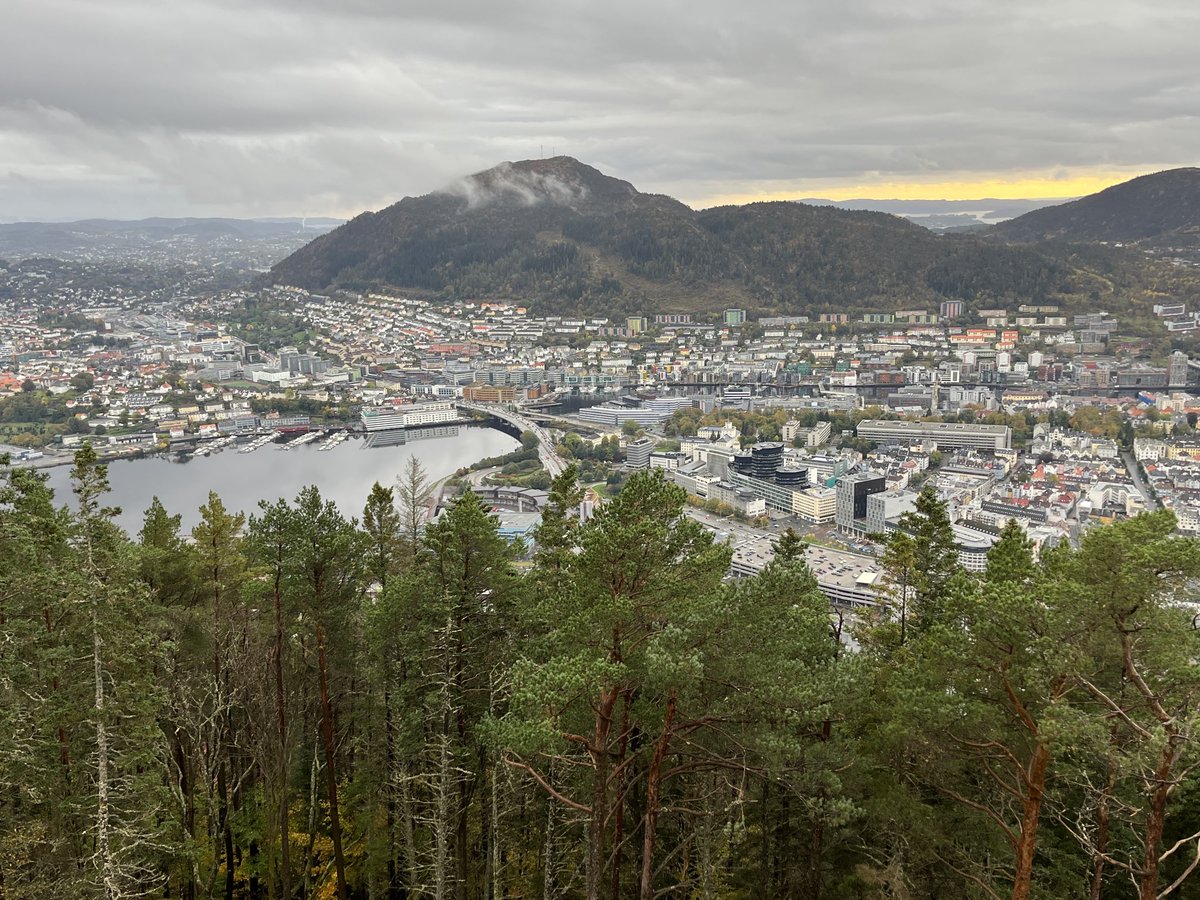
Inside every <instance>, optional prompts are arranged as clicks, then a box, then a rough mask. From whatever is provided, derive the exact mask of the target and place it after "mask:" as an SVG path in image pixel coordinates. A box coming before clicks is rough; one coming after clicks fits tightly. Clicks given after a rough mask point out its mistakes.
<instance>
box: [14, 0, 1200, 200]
mask: <svg viewBox="0 0 1200 900" xmlns="http://www.w3.org/2000/svg"><path fill="white" fill-rule="evenodd" d="M1197 46H1200V6H1197V4H1195V3H1194V2H1193V0H1156V2H1155V3H1153V4H1149V3H1139V4H1131V3H1127V2H1116V0H1054V2H1050V3H1047V2H1045V0H1038V2H1031V0H1011V2H1005V3H997V2H994V0H906V2H903V3H897V2H895V0H851V2H849V3H847V4H833V3H827V2H821V0H801V2H798V3H797V2H793V3H786V2H783V0H778V2H771V3H767V2H758V0H750V2H747V3H741V4H729V3H727V2H720V0H687V2H675V0H651V2H649V3H646V2H644V0H643V2H638V3H634V2H626V0H610V2H608V3H603V4H600V3H595V2H588V3H584V2H580V0H508V2H504V3H495V2H481V0H451V2H449V3H447V2H441V3H434V2H430V0H341V2H337V0H110V2H105V3H96V2H94V0H6V2H5V4H4V11H3V13H0V219H13V218H62V217H74V216H86V215H105V216H114V217H115V216H122V217H128V216H141V215H151V214H164V215H173V214H195V215H206V214H207V215H216V214H231V215H286V214H295V215H303V214H309V215H320V214H351V213H354V212H356V211H358V210H361V209H377V208H380V207H382V206H384V205H386V204H388V203H390V202H393V201H394V200H396V199H399V198H400V197H402V196H404V195H407V194H420V193H426V192H428V191H429V190H432V189H435V188H437V187H440V186H443V185H445V184H447V183H449V182H451V181H452V180H453V179H455V178H456V177H458V176H461V175H462V174H464V173H466V172H471V171H476V170H479V169H483V168H487V167H489V166H492V165H494V164H496V163H498V162H500V161H501V160H513V159H522V158H528V157H533V156H538V155H539V154H542V153H544V154H546V155H550V154H551V153H566V154H570V155H572V156H576V157H578V158H580V159H582V160H584V161H586V162H588V163H590V164H592V165H595V166H597V167H598V168H601V169H603V170H604V171H606V172H608V173H610V174H613V175H616V176H617V177H620V178H624V179H626V180H629V181H631V182H633V183H634V184H635V185H637V186H638V187H639V188H641V189H642V190H653V191H659V192H663V193H669V194H672V195H674V196H678V197H680V198H681V199H684V200H686V201H689V202H692V203H697V204H703V203H707V202H713V201H715V200H716V199H717V198H721V197H751V196H756V195H776V194H791V195H793V196H814V195H815V196H830V195H834V194H837V193H839V192H843V193H844V190H847V189H850V187H851V186H853V188H855V189H857V188H859V187H861V188H862V190H863V191H870V188H871V187H872V186H873V185H880V186H881V187H882V186H885V185H887V186H892V187H893V189H895V186H897V185H901V186H902V185H906V184H908V185H911V184H914V183H916V184H928V185H931V192H932V193H934V194H935V193H936V191H937V187H936V186H937V185H946V184H949V183H952V182H953V183H966V184H970V183H971V182H973V181H976V180H985V179H986V180H991V181H996V180H1001V181H1003V180H1005V179H1007V178H1012V179H1022V180H1024V181H1026V182H1028V181H1029V180H1030V179H1035V180H1041V181H1044V182H1045V181H1053V180H1054V179H1062V180H1063V181H1064V182H1066V181H1070V180H1072V179H1075V180H1078V179H1079V178H1081V177H1088V176H1089V175H1095V176H1097V177H1109V176H1111V177H1113V178H1119V177H1122V176H1123V175H1132V174H1137V173H1139V172H1144V171H1149V170H1152V169H1155V168H1161V167H1167V166H1174V165H1195V164H1197V162H1198V161H1200V80H1197V78H1196V62H1195V59H1196V47H1197ZM1048 193H1050V194H1054V192H1053V191H1049V192H1048ZM1066 193H1069V191H1062V192H1058V194H1057V195H1059V196H1061V195H1063V194H1066Z"/></svg>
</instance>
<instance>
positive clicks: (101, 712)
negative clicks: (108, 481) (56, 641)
mask: <svg viewBox="0 0 1200 900" xmlns="http://www.w3.org/2000/svg"><path fill="white" fill-rule="evenodd" d="M99 602H100V601H99V600H96V599H93V600H92V676H93V678H94V681H95V710H96V859H97V860H99V862H100V878H101V881H102V883H103V885H104V896H105V897H106V898H113V897H116V896H118V894H119V892H120V885H119V883H118V879H117V865H116V859H115V858H114V856H113V852H112V836H111V834H110V832H111V830H112V810H111V809H110V807H109V798H108V792H109V784H108V780H109V765H110V762H109V758H108V726H107V725H106V724H105V721H104V719H105V716H107V715H108V712H107V708H106V707H107V699H106V697H105V692H104V641H103V640H102V639H101V637H100V613H99V610H98V609H97V604H99Z"/></svg>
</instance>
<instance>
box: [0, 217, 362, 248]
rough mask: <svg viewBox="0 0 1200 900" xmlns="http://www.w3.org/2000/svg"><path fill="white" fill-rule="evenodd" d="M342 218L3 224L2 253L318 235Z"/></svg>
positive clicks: (85, 221) (93, 220) (96, 220)
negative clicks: (178, 240) (181, 239)
mask: <svg viewBox="0 0 1200 900" xmlns="http://www.w3.org/2000/svg"><path fill="white" fill-rule="evenodd" d="M340 224H341V220H338V219H325V218H321V219H298V218H297V219H229V218H178V219H170V218H150V219H132V220H122V219H82V220H80V221H77V222H9V223H0V251H4V252H6V253H11V254H13V255H28V254H47V255H51V256H52V255H54V254H56V253H66V252H73V251H83V250H87V249H89V248H92V247H95V246H97V245H100V244H112V243H114V242H124V243H127V244H131V245H134V244H140V243H151V242H157V241H164V240H170V239H172V238H176V237H189V238H192V239H195V240H199V241H206V240H220V239H227V238H230V237H243V238H252V239H267V238H273V237H282V236H287V235H296V234H307V235H310V236H315V235H318V234H323V233H324V232H326V231H329V230H330V229H331V228H336V227H337V226H338V225H340Z"/></svg>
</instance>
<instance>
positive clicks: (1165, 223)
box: [990, 168, 1200, 248]
mask: <svg viewBox="0 0 1200 900" xmlns="http://www.w3.org/2000/svg"><path fill="white" fill-rule="evenodd" d="M990 233H991V234H992V235H994V236H995V237H998V238H1001V239H1003V240H1006V241H1046V240H1054V241H1076V242H1088V241H1118V242H1121V243H1141V244H1145V245H1148V246H1174V247H1193V248H1194V247H1200V168H1184V169H1168V170H1167V171H1165V172H1156V173H1154V174H1153V175H1143V176H1142V177H1141V178H1134V179H1132V180H1131V181H1126V182H1124V183H1123V184H1118V185H1114V186H1113V187H1110V188H1108V189H1106V190H1103V191H1100V192H1099V193H1096V194H1091V195H1089V196H1087V197H1083V198H1081V199H1079V200H1073V201H1071V202H1070V203H1063V204H1061V205H1059V206H1047V207H1045V208H1043V209H1037V210H1034V211H1033V212H1028V213H1026V214H1025V215H1023V216H1018V217H1017V218H1015V219H1010V220H1009V221H1007V222H1001V223H1000V224H998V225H994V226H992V229H991V232H990Z"/></svg>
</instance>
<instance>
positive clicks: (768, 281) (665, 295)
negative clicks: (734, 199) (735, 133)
mask: <svg viewBox="0 0 1200 900" xmlns="http://www.w3.org/2000/svg"><path fill="white" fill-rule="evenodd" d="M268 280H269V281H271V282H275V283H284V284H291V285H296V286H299V287H304V288H308V289H311V290H325V289H329V288H346V289H352V290H364V289H369V288H371V287H375V286H390V287H393V288H398V289H402V290H406V291H409V292H425V293H430V294H438V295H441V296H448V297H462V298H472V297H512V298H516V299H521V300H524V301H526V302H528V303H531V304H532V305H534V306H535V307H537V308H540V309H542V310H544V311H545V310H561V311H576V312H586V311H593V312H596V313H614V312H621V311H631V312H632V311H684V312H686V311H701V310H712V309H720V308H721V307H722V306H733V305H737V306H746V307H748V308H750V309H754V310H756V311H759V312H766V311H775V312H791V313H805V312H809V311H812V310H838V311H843V310H845V311H855V310H872V309H895V308H897V306H913V305H925V306H929V305H932V304H935V303H936V302H938V301H939V300H941V299H944V298H954V299H964V300H968V301H975V300H980V301H983V300H987V301H989V302H991V301H993V300H997V301H998V300H1003V299H1005V298H1019V299H1021V300H1023V301H1029V300H1043V299H1046V298H1050V297H1057V296H1059V295H1063V294H1065V295H1073V294H1080V293H1082V292H1085V291H1088V290H1092V289H1094V286H1095V285H1094V284H1093V283H1092V280H1091V279H1090V278H1089V276H1088V273H1086V272H1082V273H1081V272H1080V270H1079V269H1078V267H1076V266H1075V265H1074V264H1073V263H1072V262H1071V261H1070V260H1069V259H1068V258H1066V257H1065V256H1064V255H1063V254H1059V253H1049V254H1048V253H1043V252H1041V251H1039V250H1037V249H1034V248H1028V247H1008V246H1004V245H1001V244H998V243H996V242H994V241H987V240H981V239H979V238H976V237H974V236H970V235H961V236H959V235H955V236H939V235H936V234H934V233H932V232H930V231H929V230H927V229H925V228H921V227H919V226H917V225H914V224H912V223H911V222H908V221H905V220H904V219H900V218H897V217H895V216H891V215H887V214H884V213H879V212H866V211H850V210H842V209H835V208H829V207H818V206H811V205H806V204H803V203H794V202H777V203H753V204H749V205H747V206H725V207H717V208H713V209H706V210H701V211H696V210H693V209H691V208H689V207H687V206H685V205H684V204H683V203H680V202H679V201H677V200H673V199H671V198H670V197H665V196H661V195H656V194H644V193H641V192H639V191H638V190H637V189H636V188H634V187H633V185H631V184H629V183H628V182H625V181H621V180H619V179H616V178H612V177H609V176H607V175H605V174H603V173H601V172H599V171H598V170H596V169H594V168H592V167H591V166H587V165H584V164H583V163H580V162H578V161H577V160H574V159H571V158H570V157H564V156H560V157H554V158H551V159H539V160H526V161H523V162H515V163H505V164H503V165H500V166H497V167H496V168H493V169H489V170H487V171H485V172H480V173H477V174H475V175H472V176H469V177H467V178H464V179H462V180H460V181H458V182H456V183H454V184H452V185H450V186H449V187H447V188H445V189H444V190H441V191H437V192H435V193H431V194H426V195H425V196H422V197H408V198H405V199H403V200H401V201H400V202H398V203H396V204H394V205H392V206H389V207H388V208H386V209H383V210H381V211H379V212H375V213H370V212H368V213H363V214H362V215H359V216H357V217H355V218H354V219H353V220H352V221H350V222H348V223H347V224H345V225H343V226H342V227H340V228H338V229H336V230H334V231H332V232H330V233H329V234H326V235H322V236H321V237H318V238H316V239H315V240H313V241H312V242H311V243H309V244H308V245H306V246H305V247H303V248H301V249H300V250H298V251H296V252H295V253H293V254H292V255H291V256H289V257H287V258H286V259H284V260H283V261H282V262H280V263H278V264H277V265H275V266H274V267H273V268H272V270H271V273H270V276H269V278H268Z"/></svg>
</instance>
